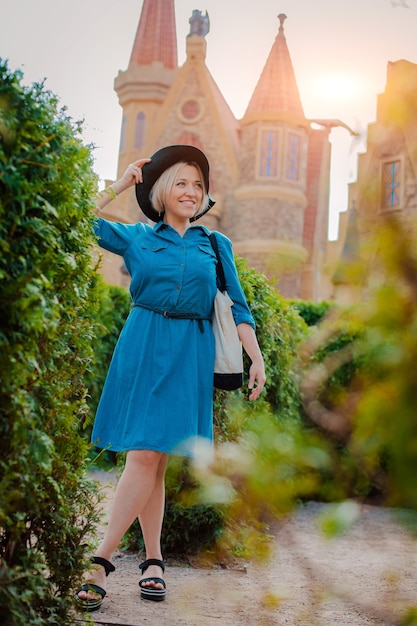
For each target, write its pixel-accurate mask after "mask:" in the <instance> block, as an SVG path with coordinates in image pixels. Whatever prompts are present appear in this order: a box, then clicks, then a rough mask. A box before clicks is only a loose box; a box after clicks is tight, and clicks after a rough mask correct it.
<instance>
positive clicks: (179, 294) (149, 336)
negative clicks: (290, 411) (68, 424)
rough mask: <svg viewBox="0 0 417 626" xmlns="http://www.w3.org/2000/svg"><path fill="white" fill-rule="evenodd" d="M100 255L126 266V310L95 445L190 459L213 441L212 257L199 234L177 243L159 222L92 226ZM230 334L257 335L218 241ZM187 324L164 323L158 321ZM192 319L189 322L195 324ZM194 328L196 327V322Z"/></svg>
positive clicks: (229, 255) (228, 250)
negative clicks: (198, 444) (237, 329)
mask: <svg viewBox="0 0 417 626" xmlns="http://www.w3.org/2000/svg"><path fill="white" fill-rule="evenodd" d="M95 232H96V235H97V236H98V243H99V245H100V246H101V247H102V248H105V249H106V250H109V251H110V252H114V253H115V254H118V255H120V256H122V257H123V259H124V262H125V264H126V267H127V269H128V271H129V274H130V276H131V284H130V294H131V297H132V308H131V311H130V313H129V316H128V318H127V320H126V323H125V325H124V327H123V329H122V332H121V334H120V337H119V339H118V342H117V345H116V347H115V350H114V354H113V357H112V361H111V364H110V367H109V370H108V374H107V378H106V382H105V385H104V388H103V392H102V395H101V399H100V403H99V406H98V408H97V414H96V418H95V422H94V428H93V433H92V441H93V443H94V444H95V445H97V446H98V447H100V448H107V449H109V450H114V451H116V452H117V451H126V450H156V451H159V452H165V453H176V454H181V455H187V456H188V455H191V454H192V452H191V450H192V447H193V444H194V443H195V441H196V439H197V438H199V437H203V438H205V439H209V440H210V441H211V439H212V421H213V419H212V418H213V416H212V412H213V368H214V336H213V332H212V328H211V321H210V318H211V314H212V309H213V301H214V297H215V294H216V264H217V260H216V256H215V253H214V252H213V249H212V247H211V244H210V240H209V238H208V236H207V235H208V234H209V233H210V231H209V230H208V229H207V228H205V227H204V226H193V227H190V228H188V229H187V231H186V232H185V234H184V236H183V237H181V235H180V234H179V233H178V232H177V231H176V230H175V229H173V228H172V227H171V226H169V225H167V224H165V223H164V222H159V223H158V224H156V225H155V226H153V227H152V226H150V225H148V224H144V223H142V222H139V223H137V224H120V223H115V222H109V221H107V220H104V219H99V220H98V221H97V224H96V227H95ZM216 236H217V239H218V245H219V251H220V255H221V258H222V262H223V266H224V271H225V276H226V283H227V288H228V292H229V295H230V296H231V298H232V300H233V301H234V306H233V308H232V311H233V315H234V319H235V321H236V323H237V324H239V323H241V322H246V323H248V324H250V325H251V326H252V327H255V325H254V321H253V317H252V315H251V313H250V311H249V308H248V305H247V303H246V299H245V296H244V294H243V291H242V288H241V286H240V283H239V280H238V276H237V272H236V267H235V263H234V258H233V251H232V244H231V241H230V240H229V239H227V238H226V237H225V236H224V235H222V234H221V233H216ZM164 311H167V312H168V314H171V315H172V314H173V315H179V316H183V315H184V316H187V315H190V316H191V317H192V319H187V318H185V319H184V318H182V317H166V316H165V315H164V314H163V313H164ZM194 318H196V319H194ZM197 318H198V319H197Z"/></svg>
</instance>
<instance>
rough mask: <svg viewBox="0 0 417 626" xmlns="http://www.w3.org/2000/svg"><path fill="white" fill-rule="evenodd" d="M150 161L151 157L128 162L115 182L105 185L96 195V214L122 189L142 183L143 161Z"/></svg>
mask: <svg viewBox="0 0 417 626" xmlns="http://www.w3.org/2000/svg"><path fill="white" fill-rule="evenodd" d="M150 161H151V159H138V160H137V161H134V162H133V163H130V165H128V166H127V168H126V171H125V172H124V174H123V175H122V176H121V177H120V178H119V179H118V180H116V182H115V183H113V184H112V185H110V186H109V187H106V189H103V191H101V192H100V193H99V194H98V196H97V201H96V210H95V213H96V215H99V214H100V213H101V211H103V209H104V208H105V207H106V206H107V205H108V204H109V202H111V201H112V200H114V199H115V198H116V197H117V196H118V195H119V194H121V193H122V192H123V191H125V190H126V189H128V188H129V187H132V186H133V185H136V184H137V183H142V182H143V178H142V167H143V166H144V165H145V163H150Z"/></svg>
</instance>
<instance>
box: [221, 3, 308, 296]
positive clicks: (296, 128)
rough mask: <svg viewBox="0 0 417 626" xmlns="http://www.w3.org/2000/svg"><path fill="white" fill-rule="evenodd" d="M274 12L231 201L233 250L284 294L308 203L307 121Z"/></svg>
mask: <svg viewBox="0 0 417 626" xmlns="http://www.w3.org/2000/svg"><path fill="white" fill-rule="evenodd" d="M285 19H286V16H285V15H283V14H280V15H279V20H280V26H279V31H278V35H277V37H276V39H275V42H274V44H273V46H272V49H271V51H270V53H269V56H268V59H267V61H266V63H265V66H264V69H263V71H262V74H261V76H260V78H259V81H258V84H257V85H256V88H255V91H254V92H253V95H252V98H251V100H250V102H249V105H248V107H247V110H246V112H245V115H244V117H243V119H242V120H241V125H242V145H241V160H240V180H239V185H238V187H237V188H236V190H235V193H234V197H235V202H236V205H237V211H238V219H237V220H236V222H235V228H234V229H233V234H232V239H233V241H234V242H235V250H236V252H238V253H239V254H240V255H241V256H245V257H248V258H249V259H250V262H251V265H252V266H254V267H256V268H257V269H258V270H260V271H264V272H265V273H266V274H268V275H270V276H271V275H275V276H280V277H281V278H280V282H279V288H280V290H281V291H283V293H285V295H287V294H288V295H295V294H296V293H297V292H298V290H299V282H300V276H299V273H298V271H297V270H298V268H299V267H300V265H301V264H302V263H303V262H304V261H305V260H306V258H307V251H306V249H305V248H304V247H303V225H304V211H305V208H306V206H307V195H306V191H307V180H306V171H307V151H308V139H309V133H310V124H309V122H308V120H306V118H305V116H304V112H303V107H302V104H301V100H300V95H299V92H298V87H297V83H296V79H295V74H294V69H293V66H292V62H291V57H290V54H289V51H288V47H287V42H286V39H285V35H284V20H285Z"/></svg>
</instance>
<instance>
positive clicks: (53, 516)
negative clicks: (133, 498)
mask: <svg viewBox="0 0 417 626" xmlns="http://www.w3.org/2000/svg"><path fill="white" fill-rule="evenodd" d="M21 79H22V75H21V73H20V72H15V73H13V72H11V71H10V70H9V69H8V67H7V64H6V63H3V62H2V61H1V60H0V250H1V254H0V277H1V284H2V297H1V302H0V316H1V320H2V327H1V332H0V368H1V372H2V377H1V386H0V396H1V423H0V494H1V501H0V563H1V566H0V622H1V623H2V624H4V625H7V626H31V625H38V624H39V625H41V624H46V623H47V624H52V623H53V624H72V623H73V617H72V616H71V607H72V605H73V599H72V591H73V589H74V587H75V585H76V584H77V583H78V581H79V578H80V576H81V573H82V572H83V570H84V568H85V562H84V560H85V556H84V548H83V547H82V543H83V540H84V538H85V535H86V534H87V533H88V532H89V531H90V530H91V528H92V526H93V523H94V522H95V521H96V519H97V518H96V514H95V512H94V493H95V491H94V489H95V488H94V485H93V484H92V483H91V482H90V481H88V480H87V479H86V476H85V474H84V461H85V457H86V452H87V445H86V443H85V441H84V440H83V438H82V437H80V435H79V432H78V425H79V423H80V421H81V420H82V419H83V417H84V415H85V414H86V412H87V411H88V407H87V403H86V388H85V385H84V382H83V376H84V375H85V372H86V371H87V370H88V368H89V367H90V364H91V359H92V344H93V338H94V337H93V325H92V323H91V318H92V317H94V315H95V304H94V301H93V298H92V293H93V290H94V284H95V281H96V279H95V276H96V274H95V269H94V267H92V262H91V255H90V246H91V244H92V242H93V235H92V228H91V226H92V217H91V212H90V209H91V200H90V199H91V198H93V197H94V195H95V191H96V177H95V176H94V174H93V172H92V169H91V165H92V159H91V154H90V150H89V148H87V147H84V146H83V145H82V143H81V140H80V138H79V136H80V131H81V127H80V125H79V124H74V123H73V122H72V121H71V120H70V119H69V118H68V117H67V116H66V115H65V112H64V111H63V110H59V109H58V101H57V98H56V97H54V96H53V95H52V94H51V93H49V92H47V91H46V90H45V89H44V87H43V85H41V84H35V85H33V86H32V87H24V86H23V85H22V84H21Z"/></svg>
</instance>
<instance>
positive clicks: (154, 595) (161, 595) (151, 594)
mask: <svg viewBox="0 0 417 626" xmlns="http://www.w3.org/2000/svg"><path fill="white" fill-rule="evenodd" d="M150 565H158V567H160V568H161V569H162V572H163V573H164V572H165V565H164V562H163V561H160V560H159V559H147V560H146V561H144V562H143V563H141V564H140V565H139V569H140V571H141V572H142V574H143V572H146V570H147V569H148V567H149V566H150ZM150 580H151V581H152V582H154V583H160V584H161V585H162V586H163V589H156V588H155V587H143V583H145V582H148V581H150ZM139 587H140V595H141V597H142V598H143V599H144V600H154V601H155V602H159V601H160V600H164V599H165V594H166V585H165V581H164V579H163V578H142V580H140V581H139Z"/></svg>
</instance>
